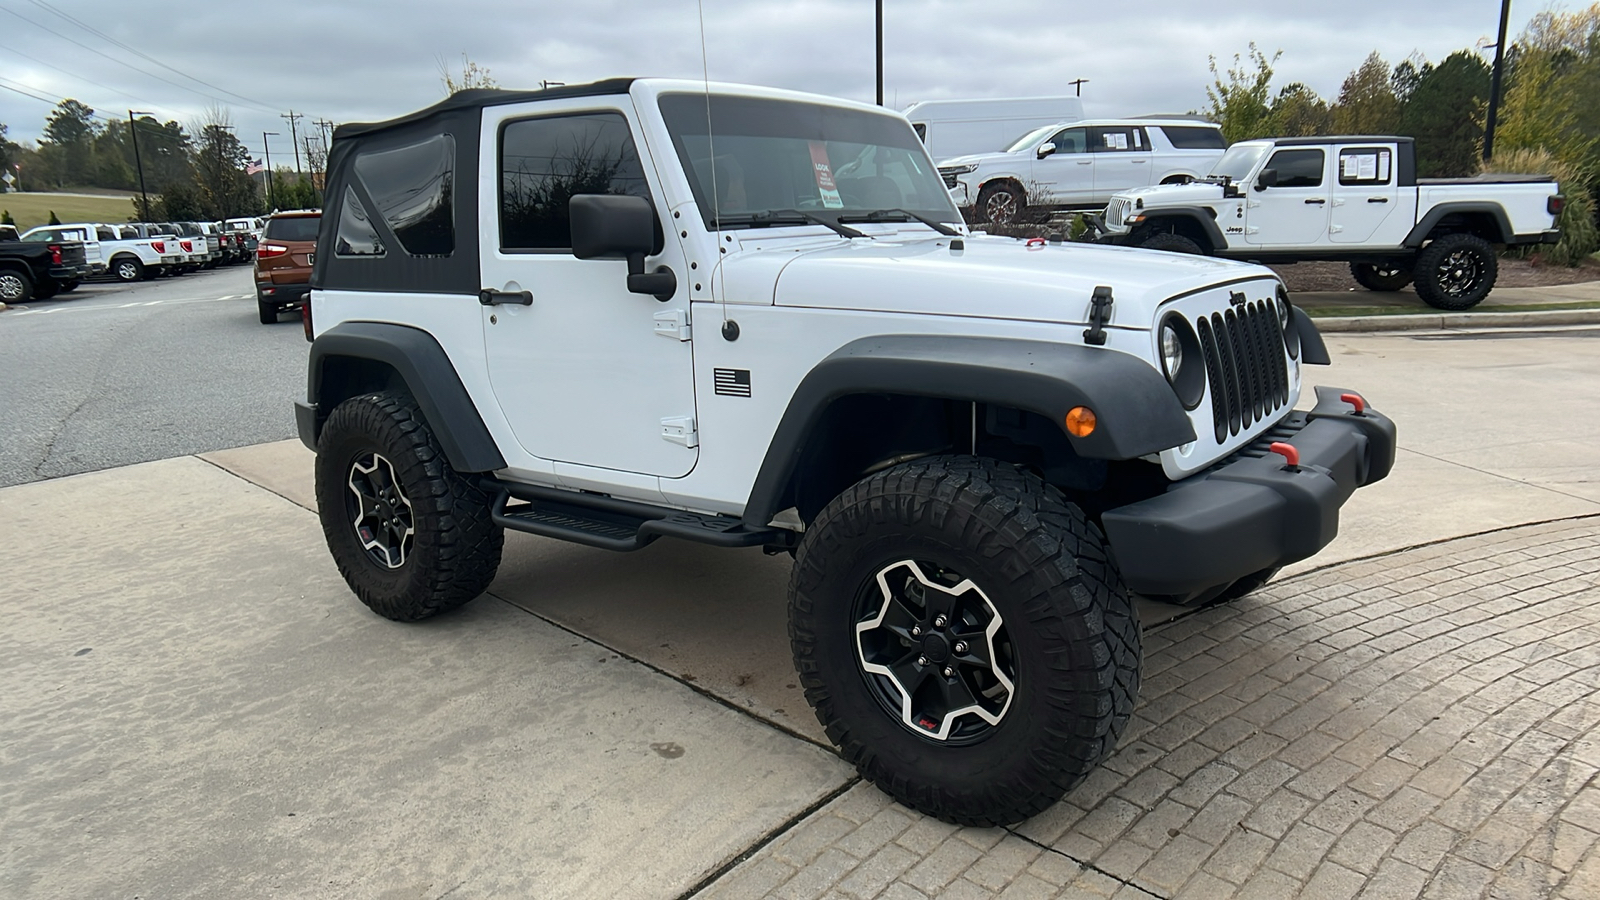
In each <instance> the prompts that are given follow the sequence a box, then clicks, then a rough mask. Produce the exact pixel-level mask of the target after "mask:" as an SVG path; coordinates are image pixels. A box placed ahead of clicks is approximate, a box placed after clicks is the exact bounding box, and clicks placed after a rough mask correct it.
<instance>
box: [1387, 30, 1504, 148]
mask: <svg viewBox="0 0 1600 900" xmlns="http://www.w3.org/2000/svg"><path fill="white" fill-rule="evenodd" d="M1488 103H1489V66H1488V65H1487V64H1486V63H1484V61H1483V60H1482V59H1481V58H1480V57H1479V56H1478V55H1477V54H1476V53H1472V52H1471V51H1467V50H1458V51H1456V52H1455V53H1452V54H1450V55H1449V56H1447V57H1445V59H1444V61H1443V62H1441V63H1439V65H1437V66H1427V67H1426V68H1425V69H1424V70H1423V73H1422V75H1421V78H1420V79H1419V80H1418V81H1417V84H1416V87H1415V88H1414V89H1413V90H1412V91H1411V94H1410V97H1409V98H1408V99H1407V101H1406V103H1405V106H1404V107H1402V109H1401V111H1400V129H1399V130H1400V133H1401V134H1407V135H1410V136H1412V137H1414V138H1416V139H1417V174H1418V175H1421V176H1423V177H1424V178H1439V177H1455V176H1463V175H1472V174H1475V173H1476V172H1477V171H1478V153H1479V150H1480V148H1481V147H1482V141H1483V125H1484V116H1485V111H1486V110H1487V109H1488Z"/></svg>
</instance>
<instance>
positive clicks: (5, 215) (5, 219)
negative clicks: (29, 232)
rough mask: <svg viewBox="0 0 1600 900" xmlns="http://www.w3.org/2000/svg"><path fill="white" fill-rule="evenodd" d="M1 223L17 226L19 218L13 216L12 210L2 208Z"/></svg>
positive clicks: (0, 212)
mask: <svg viewBox="0 0 1600 900" xmlns="http://www.w3.org/2000/svg"><path fill="white" fill-rule="evenodd" d="M0 225H10V226H11V227H12V228H15V227H17V220H16V219H13V218H11V210H9V209H4V210H0Z"/></svg>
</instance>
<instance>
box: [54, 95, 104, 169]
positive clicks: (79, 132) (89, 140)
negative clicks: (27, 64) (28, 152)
mask: <svg viewBox="0 0 1600 900" xmlns="http://www.w3.org/2000/svg"><path fill="white" fill-rule="evenodd" d="M98 134H99V129H98V128H97V127H96V123H95V121H94V110H93V109H90V108H89V107H87V106H85V105H83V104H82V103H79V102H78V101H76V100H70V99H69V100H63V101H61V102H60V103H59V104H57V105H56V108H55V109H54V110H52V111H51V113H50V116H49V118H47V119H45V123H44V136H43V137H42V138H41V139H40V141H39V145H40V146H39V149H40V152H41V154H43V156H44V158H45V160H46V161H47V162H48V163H49V166H50V171H49V173H48V177H49V178H50V179H51V180H52V181H54V183H55V184H57V185H66V184H84V183H87V181H88V180H89V178H90V176H91V174H92V173H91V169H90V158H91V156H92V155H93V152H94V139H95V137H96V136H97V135H98Z"/></svg>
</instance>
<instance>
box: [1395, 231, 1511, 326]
mask: <svg viewBox="0 0 1600 900" xmlns="http://www.w3.org/2000/svg"><path fill="white" fill-rule="evenodd" d="M1463 247H1472V248H1474V249H1476V250H1477V251H1478V253H1479V255H1480V256H1481V257H1482V258H1483V265H1484V266H1485V268H1487V269H1488V271H1487V272H1486V273H1485V274H1484V279H1483V284H1481V285H1480V286H1479V287H1478V289H1477V290H1475V291H1473V292H1472V293H1470V294H1468V295H1466V296H1465V297H1452V296H1450V295H1448V294H1446V293H1444V292H1443V291H1441V290H1439V285H1438V283H1437V282H1436V281H1435V280H1434V278H1433V276H1434V274H1435V273H1436V272H1438V270H1439V263H1440V262H1441V261H1443V259H1444V257H1445V256H1447V255H1449V253H1450V252H1451V251H1453V250H1458V249H1461V248H1463ZM1415 273H1416V275H1417V276H1418V277H1417V279H1416V285H1417V296H1418V297H1421V298H1422V300H1423V302H1424V303H1427V304H1428V305H1429V306H1431V307H1433V308H1434V309H1442V310H1446V311H1449V312H1461V311H1462V310H1467V309H1471V308H1473V307H1474V306H1477V305H1478V304H1479V303H1481V302H1483V298H1485V297H1487V296H1489V292H1490V291H1492V290H1494V283H1495V281H1496V280H1498V279H1499V277H1500V258H1499V256H1498V255H1497V254H1496V253H1495V252H1494V245H1493V244H1490V243H1489V242H1488V241H1486V240H1484V239H1483V238H1481V237H1478V236H1477V235H1475V234H1467V233H1465V232H1458V233H1456V234H1447V235H1443V236H1442V237H1439V238H1437V239H1435V240H1433V241H1432V242H1430V243H1429V244H1428V246H1426V247H1424V248H1422V252H1421V253H1419V254H1417V266H1416V269H1415Z"/></svg>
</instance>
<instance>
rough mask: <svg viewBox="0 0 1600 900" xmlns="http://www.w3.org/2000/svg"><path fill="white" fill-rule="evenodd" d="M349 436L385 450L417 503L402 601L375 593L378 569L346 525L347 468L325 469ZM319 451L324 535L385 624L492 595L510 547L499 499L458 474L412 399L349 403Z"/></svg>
mask: <svg viewBox="0 0 1600 900" xmlns="http://www.w3.org/2000/svg"><path fill="white" fill-rule="evenodd" d="M349 432H354V433H356V434H358V435H364V436H366V437H368V438H371V439H372V440H374V441H375V442H376V443H377V444H378V447H379V452H381V453H383V454H384V456H386V457H387V458H388V459H389V460H390V461H391V462H392V463H393V464H394V466H395V469H396V472H397V474H398V475H399V477H400V480H401V485H402V487H403V489H404V490H405V492H406V495H407V496H408V498H409V499H410V500H411V505H412V510H413V515H414V517H415V524H416V535H415V536H414V537H413V539H412V540H413V549H412V554H411V556H410V558H409V559H408V561H407V563H406V570H409V573H408V574H409V577H408V579H407V584H406V585H405V589H404V590H403V591H402V592H400V593H398V594H389V595H385V594H383V593H380V592H379V591H377V590H374V588H373V585H372V584H371V582H370V579H369V578H368V577H365V576H367V575H368V573H369V572H370V571H371V564H370V563H369V562H368V561H367V559H366V557H365V551H363V550H361V548H360V546H359V545H357V544H356V543H355V540H354V537H353V534H352V533H351V526H350V523H349V522H346V521H344V520H343V517H344V497H343V493H342V492H343V490H344V478H345V472H343V471H342V469H343V467H344V465H345V461H344V460H343V459H342V458H341V459H338V460H337V462H334V463H330V464H329V465H335V466H337V467H338V468H340V469H341V471H338V472H331V471H329V470H328V469H329V465H324V464H323V460H324V459H326V458H330V457H328V453H329V451H331V450H332V449H333V448H334V445H335V444H336V443H337V442H338V441H340V440H341V439H342V437H343V436H344V435H345V434H347V433H349ZM317 443H318V455H317V462H318V465H317V471H316V494H317V506H318V508H319V509H320V510H322V511H323V513H322V515H321V519H322V530H323V535H324V537H326V538H327V541H328V548H329V550H330V551H331V552H332V553H333V558H334V562H335V563H336V564H337V565H338V567H339V574H340V575H342V576H344V579H345V581H346V583H348V584H349V585H350V588H351V590H352V591H354V592H355V594H356V596H357V597H359V598H360V599H361V602H362V603H365V604H366V605H367V606H368V607H370V608H371V609H372V611H373V612H376V613H377V614H378V615H381V616H383V617H385V618H388V619H394V620H396V621H401V622H415V621H418V620H421V619H426V618H430V617H432V616H436V615H438V614H440V613H443V612H447V611H449V610H452V609H455V608H456V607H458V606H461V605H462V604H464V603H466V602H468V601H469V600H472V599H473V598H475V597H477V596H478V595H480V594H482V593H483V592H484V591H485V590H487V589H488V587H489V585H490V583H491V582H493V581H494V576H495V573H496V571H497V570H498V569H499V567H500V555H501V551H502V549H503V547H504V544H505V532H504V530H502V529H501V528H500V527H498V526H496V525H495V524H494V522H493V521H492V520H491V519H490V516H489V507H490V501H491V499H492V498H491V497H490V496H489V494H488V493H487V492H486V491H484V490H483V489H482V488H481V487H479V486H478V484H477V483H476V482H474V481H473V480H472V479H470V478H467V477H464V476H462V475H461V474H460V473H458V472H456V471H455V469H453V468H451V467H450V463H449V461H448V460H447V459H446V458H445V455H444V451H443V450H441V449H440V447H439V442H438V440H437V439H436V438H434V436H433V432H432V430H431V429H430V428H429V427H428V424H427V422H426V421H425V420H424V419H423V417H422V412H421V410H420V409H418V407H417V403H416V400H414V399H413V398H412V397H411V395H410V394H408V393H406V392H404V391H386V392H382V393H373V394H363V395H359V396H356V397H352V398H350V399H349V400H346V401H344V402H343V403H341V404H339V405H338V406H337V407H335V408H334V410H333V412H332V413H331V414H330V415H329V416H328V421H327V423H326V424H325V425H324V426H323V429H322V434H321V436H320V438H319V440H318V442H317ZM329 510H332V511H333V512H332V513H331V514H329V512H328V511H329Z"/></svg>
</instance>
